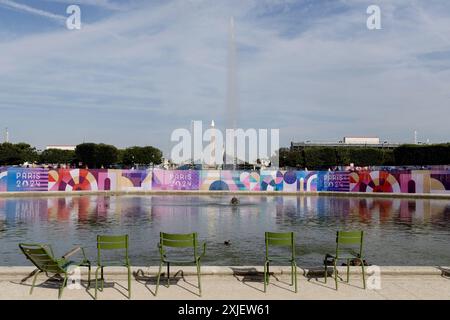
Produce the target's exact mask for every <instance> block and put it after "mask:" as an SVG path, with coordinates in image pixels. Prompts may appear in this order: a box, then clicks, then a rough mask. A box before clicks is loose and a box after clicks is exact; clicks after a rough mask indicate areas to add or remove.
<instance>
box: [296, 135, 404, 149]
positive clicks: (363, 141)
mask: <svg viewBox="0 0 450 320" xmlns="http://www.w3.org/2000/svg"><path fill="white" fill-rule="evenodd" d="M399 145H400V144H398V143H389V142H387V141H383V142H381V141H380V138H378V137H344V138H343V139H342V140H341V141H338V142H329V141H320V142H319V141H310V140H307V141H304V142H291V147H290V150H291V151H298V150H301V149H303V148H305V147H370V148H380V149H393V148H396V147H398V146H399Z"/></svg>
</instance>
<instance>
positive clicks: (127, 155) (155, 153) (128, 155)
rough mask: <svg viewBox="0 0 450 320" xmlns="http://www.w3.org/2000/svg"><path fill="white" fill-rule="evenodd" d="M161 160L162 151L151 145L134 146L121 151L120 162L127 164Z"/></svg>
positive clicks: (146, 163) (155, 162)
mask: <svg viewBox="0 0 450 320" xmlns="http://www.w3.org/2000/svg"><path fill="white" fill-rule="evenodd" d="M161 162H162V151H161V150H159V149H157V148H155V147H152V146H146V147H138V146H134V147H129V148H126V149H125V150H123V151H122V163H123V164H124V165H127V166H132V165H135V164H139V165H150V164H160V163H161Z"/></svg>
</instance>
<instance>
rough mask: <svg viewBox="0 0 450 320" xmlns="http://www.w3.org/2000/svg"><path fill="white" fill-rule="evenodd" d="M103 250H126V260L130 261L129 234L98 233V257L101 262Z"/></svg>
mask: <svg viewBox="0 0 450 320" xmlns="http://www.w3.org/2000/svg"><path fill="white" fill-rule="evenodd" d="M102 250H124V251H125V252H124V254H125V261H126V263H128V235H127V234H125V235H97V254H98V256H97V258H98V263H99V264H101V251H102Z"/></svg>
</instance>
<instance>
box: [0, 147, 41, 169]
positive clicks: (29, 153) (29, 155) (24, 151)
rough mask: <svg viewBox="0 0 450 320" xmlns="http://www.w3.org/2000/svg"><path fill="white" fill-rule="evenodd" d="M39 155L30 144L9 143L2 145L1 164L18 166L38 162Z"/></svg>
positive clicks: (0, 148)
mask: <svg viewBox="0 0 450 320" xmlns="http://www.w3.org/2000/svg"><path fill="white" fill-rule="evenodd" d="M37 160H38V154H37V151H36V148H34V147H31V146H30V145H29V144H28V143H24V142H20V143H16V144H13V143H9V142H5V143H2V144H0V164H1V165H18V164H22V163H24V162H36V161H37Z"/></svg>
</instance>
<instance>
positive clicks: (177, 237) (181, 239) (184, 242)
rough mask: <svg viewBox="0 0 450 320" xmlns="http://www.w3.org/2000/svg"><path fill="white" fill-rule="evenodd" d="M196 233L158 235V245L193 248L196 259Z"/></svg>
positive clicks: (163, 233) (162, 233)
mask: <svg viewBox="0 0 450 320" xmlns="http://www.w3.org/2000/svg"><path fill="white" fill-rule="evenodd" d="M197 241H198V240H197V232H193V233H165V232H160V233H159V243H160V245H161V246H162V247H172V248H193V249H194V255H195V256H196V257H197Z"/></svg>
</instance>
